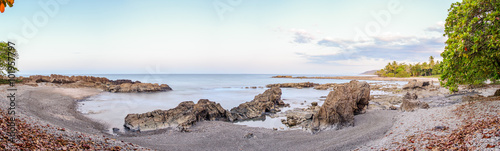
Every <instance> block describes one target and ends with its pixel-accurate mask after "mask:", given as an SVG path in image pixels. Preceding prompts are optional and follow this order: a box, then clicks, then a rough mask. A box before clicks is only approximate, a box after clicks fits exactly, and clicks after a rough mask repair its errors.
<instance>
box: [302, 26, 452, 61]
mask: <svg viewBox="0 0 500 151" xmlns="http://www.w3.org/2000/svg"><path fill="white" fill-rule="evenodd" d="M443 25H444V23H441V22H440V23H437V24H436V25H434V26H431V27H429V28H426V29H425V30H424V31H423V32H422V33H423V34H422V35H401V34H394V33H385V34H382V35H378V36H372V37H369V38H368V39H365V40H351V39H341V38H331V37H325V38H321V39H319V40H318V41H316V42H315V44H316V46H318V47H322V48H324V49H335V50H336V53H334V54H317V53H308V52H305V53H304V52H301V53H296V54H297V55H299V56H301V57H304V58H307V59H308V60H309V62H310V63H318V64H338V65H348V64H351V65H359V63H368V62H366V61H361V60H371V61H376V62H380V61H381V60H382V61H387V60H389V61H390V60H395V61H407V62H422V61H426V60H427V58H429V56H434V57H439V56H440V53H441V52H442V51H443V50H444V47H445V41H446V38H445V37H443V36H442V33H443V30H441V29H443V28H444V26H443ZM437 32H439V33H437ZM346 62H348V63H347V64H346ZM367 65H369V63H368V64H367Z"/></svg>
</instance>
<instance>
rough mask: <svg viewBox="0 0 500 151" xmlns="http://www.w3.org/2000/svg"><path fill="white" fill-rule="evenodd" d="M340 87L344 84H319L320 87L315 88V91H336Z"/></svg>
mask: <svg viewBox="0 0 500 151" xmlns="http://www.w3.org/2000/svg"><path fill="white" fill-rule="evenodd" d="M339 85H342V84H337V83H326V84H319V85H316V86H314V89H316V90H328V89H335V88H336V87H337V86H339Z"/></svg>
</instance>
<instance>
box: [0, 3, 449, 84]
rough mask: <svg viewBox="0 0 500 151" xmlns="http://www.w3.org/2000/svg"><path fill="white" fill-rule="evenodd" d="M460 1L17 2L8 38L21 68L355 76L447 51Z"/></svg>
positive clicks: (7, 21)
mask: <svg viewBox="0 0 500 151" xmlns="http://www.w3.org/2000/svg"><path fill="white" fill-rule="evenodd" d="M453 2H454V1H452V0H440V1H435V0H419V1H417V0H376V1H375V0H364V1H363V0H352V1H333V0H330V1H326V0H325V1H315V0H310V1H299V0H185V1H174V0H143V1H137V0H134V1H132V0H107V1H98V0H88V1H76V0H60V1H58V0H34V1H16V2H15V4H14V7H12V8H6V11H5V13H2V14H0V20H1V21H2V22H1V23H0V40H3V41H7V40H10V41H15V42H16V44H17V45H16V48H17V49H18V51H19V54H20V59H19V60H18V63H17V65H18V68H19V69H20V70H21V72H20V73H21V74H49V73H61V74H71V73H75V74H85V73H96V74H99V73H153V74H168V73H214V74H217V73H255V74H262V73H267V74H300V73H303V74H356V73H361V72H363V71H366V70H373V69H379V68H383V67H384V66H385V64H387V62H389V61H392V60H396V61H405V62H409V63H414V62H423V61H427V59H428V57H429V56H430V55H433V56H435V57H436V58H440V57H439V54H440V53H441V52H442V51H443V49H444V41H445V40H446V39H445V38H444V37H443V36H442V34H443V26H442V25H443V23H444V20H445V19H446V16H447V14H448V13H447V10H448V8H449V7H450V5H451V3H453ZM44 3H45V4H52V5H50V6H49V7H45V5H44ZM47 8H48V9H47ZM33 29H34V30H33ZM359 35H364V36H359ZM360 37H361V38H360Z"/></svg>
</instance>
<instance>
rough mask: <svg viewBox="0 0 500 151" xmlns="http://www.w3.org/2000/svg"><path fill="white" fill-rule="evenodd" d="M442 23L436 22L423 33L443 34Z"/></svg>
mask: <svg viewBox="0 0 500 151" xmlns="http://www.w3.org/2000/svg"><path fill="white" fill-rule="evenodd" d="M444 23H445V22H443V21H440V22H437V23H436V24H435V25H434V26H431V27H427V28H426V29H425V31H428V32H438V33H444Z"/></svg>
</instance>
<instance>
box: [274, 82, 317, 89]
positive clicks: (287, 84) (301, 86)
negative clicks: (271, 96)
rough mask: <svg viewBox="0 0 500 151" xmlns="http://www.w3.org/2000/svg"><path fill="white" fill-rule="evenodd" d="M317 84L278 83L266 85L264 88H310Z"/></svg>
mask: <svg viewBox="0 0 500 151" xmlns="http://www.w3.org/2000/svg"><path fill="white" fill-rule="evenodd" d="M317 85H319V84H317V83H312V82H303V83H278V84H268V85H266V87H268V88H271V87H280V88H310V87H314V86H317Z"/></svg>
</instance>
